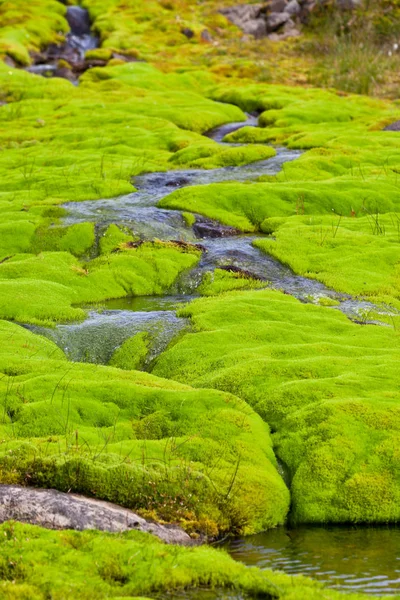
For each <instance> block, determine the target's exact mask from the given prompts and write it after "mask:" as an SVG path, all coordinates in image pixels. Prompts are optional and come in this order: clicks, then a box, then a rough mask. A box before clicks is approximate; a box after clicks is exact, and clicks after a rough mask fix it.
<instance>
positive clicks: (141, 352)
mask: <svg viewBox="0 0 400 600" xmlns="http://www.w3.org/2000/svg"><path fill="white" fill-rule="evenodd" d="M147 338H148V334H147V333H145V332H142V333H137V334H136V335H135V336H134V337H131V338H129V339H128V340H126V341H125V342H124V343H123V344H122V345H121V346H120V347H119V348H117V349H116V350H115V352H114V354H113V355H112V357H111V359H110V362H109V365H110V366H111V367H117V368H118V369H127V370H133V369H140V368H141V367H142V366H143V362H144V360H145V358H146V356H147V353H148V350H149V347H148V340H147Z"/></svg>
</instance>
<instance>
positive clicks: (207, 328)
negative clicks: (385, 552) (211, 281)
mask: <svg viewBox="0 0 400 600" xmlns="http://www.w3.org/2000/svg"><path fill="white" fill-rule="evenodd" d="M180 314H182V315H185V316H190V317H191V318H192V321H193V326H194V328H195V330H196V331H197V332H196V333H188V334H186V335H185V336H184V337H182V338H181V339H180V340H179V341H178V342H177V343H176V344H175V345H174V346H173V347H172V348H171V349H170V350H167V351H166V352H165V353H164V354H163V355H162V356H161V357H160V358H159V359H158V363H157V365H156V367H155V369H154V373H155V374H157V375H160V376H162V377H168V378H173V379H175V380H177V381H185V382H188V383H191V384H192V385H194V386H195V387H207V388H210V387H213V388H217V389H220V390H224V391H228V392H231V393H233V394H236V395H237V396H240V397H241V398H244V399H245V400H246V401H247V402H248V403H249V404H250V405H251V406H252V407H253V408H255V409H256V410H257V412H258V413H259V414H260V415H261V416H262V417H263V419H264V420H265V421H266V422H268V423H269V424H270V426H271V428H272V430H273V431H274V434H273V436H272V437H273V440H274V449H275V451H276V453H277V455H278V457H279V458H280V459H281V460H282V461H283V462H284V463H285V464H286V465H287V467H288V469H289V471H290V475H291V479H292V485H291V496H292V518H293V520H294V521H301V522H317V523H321V522H330V523H335V522H338V523H340V522H342V523H343V522H368V521H369V522H395V521H399V519H400V512H399V499H400V486H399V476H400V473H399V468H398V461H397V453H398V451H399V448H400V425H399V414H400V413H399V400H400V397H399V393H398V389H399V383H400V380H399V370H398V360H399V344H398V334H397V332H396V331H394V330H393V329H387V328H382V327H373V326H365V327H360V326H359V325H355V324H353V323H351V322H350V321H349V320H348V319H347V318H346V317H345V316H344V315H342V314H341V313H339V312H336V311H334V310H332V309H330V308H322V307H320V306H312V305H303V304H301V303H299V302H298V301H296V300H294V299H293V298H290V297H288V296H285V295H283V294H281V293H279V292H272V291H257V292H236V293H231V294H229V295H226V296H224V297H221V298H207V299H202V300H199V301H196V302H193V303H191V304H189V305H188V306H186V307H184V308H182V309H181V311H180Z"/></svg>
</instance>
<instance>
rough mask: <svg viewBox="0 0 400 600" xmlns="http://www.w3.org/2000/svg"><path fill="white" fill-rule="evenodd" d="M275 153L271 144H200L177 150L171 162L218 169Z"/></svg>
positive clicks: (264, 158) (267, 156)
mask: <svg viewBox="0 0 400 600" xmlns="http://www.w3.org/2000/svg"><path fill="white" fill-rule="evenodd" d="M275 154H276V151H275V150H274V148H271V147H269V146H243V147H239V148H227V149H226V148H224V147H221V146H219V145H218V144H207V145H205V144H201V145H200V144H199V145H198V146H195V145H193V146H190V147H189V148H185V149H183V150H180V151H178V152H176V153H175V154H174V155H173V156H172V157H171V158H170V162H172V163H174V164H176V165H188V166H189V167H192V168H199V167H202V168H204V169H216V168H218V167H230V166H240V165H245V164H247V163H250V162H255V161H257V160H266V159H267V158H271V157H272V156H275Z"/></svg>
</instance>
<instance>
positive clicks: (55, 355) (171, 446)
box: [0, 321, 289, 535]
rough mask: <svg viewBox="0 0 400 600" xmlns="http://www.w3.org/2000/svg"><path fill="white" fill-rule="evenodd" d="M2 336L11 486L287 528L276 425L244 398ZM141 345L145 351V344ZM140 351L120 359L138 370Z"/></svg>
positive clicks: (3, 469)
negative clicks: (135, 358) (273, 433)
mask: <svg viewBox="0 0 400 600" xmlns="http://www.w3.org/2000/svg"><path fill="white" fill-rule="evenodd" d="M0 338H1V340H2V341H1V344H0V349H2V351H0V371H1V372H2V373H3V375H4V376H3V377H2V378H1V379H0V398H1V400H0V403H1V405H2V414H3V419H2V423H1V424H0V436H1V439H4V440H6V439H7V440H8V441H7V442H5V443H4V444H1V446H0V476H1V480H2V481H3V482H7V481H8V482H13V481H14V482H16V481H17V482H21V483H24V482H29V483H30V484H33V485H37V486H42V487H51V488H56V489H59V490H64V491H67V490H71V491H72V490H74V491H76V492H80V493H83V494H88V495H92V496H95V497H97V498H100V499H105V500H109V501H112V502H116V503H117V504H120V505H123V506H127V507H131V508H135V510H141V511H142V512H143V513H144V514H149V515H151V516H153V517H156V518H161V519H165V520H167V521H170V520H177V521H179V522H181V523H182V524H183V525H184V526H185V527H186V528H188V529H189V531H190V530H195V531H203V532H205V533H208V534H210V535H215V534H216V533H217V532H223V531H227V530H230V529H231V530H234V531H242V532H246V531H249V532H250V531H260V530H262V529H265V528H268V527H271V526H274V525H276V524H278V523H282V522H283V521H284V519H285V516H286V512H287V510H288V504H289V493H288V490H287V488H286V486H285V484H284V483H283V481H282V479H281V477H280V475H279V474H278V471H277V469H276V462H275V457H274V454H273V452H272V448H271V439H270V436H269V430H268V426H267V425H265V424H264V423H263V422H262V420H261V419H260V417H258V415H256V414H255V413H254V412H253V411H251V410H250V409H249V407H248V405H247V404H246V403H244V402H243V401H241V400H239V399H238V398H235V397H234V396H231V395H229V394H224V393H220V392H215V391H214V390H194V389H192V388H190V387H188V386H185V385H181V384H177V383H174V382H169V381H167V380H164V379H160V378H157V377H154V376H152V375H149V374H147V373H143V372H138V371H132V370H129V371H128V370H120V369H117V368H112V367H101V366H98V365H93V364H92V365H91V364H79V363H75V364H74V363H69V362H68V361H67V360H66V359H65V356H64V355H63V353H62V352H61V351H60V350H59V348H58V347H57V346H55V345H54V344H52V343H51V342H49V341H48V340H46V339H44V338H42V337H40V336H37V335H34V334H33V333H31V332H29V331H27V330H26V329H23V328H22V327H19V326H17V325H15V324H12V323H9V322H6V321H2V322H1V324H0ZM133 345H136V348H138V347H139V350H140V351H141V350H142V349H143V347H144V345H145V344H144V340H143V338H142V339H141V340H140V339H136V340H135V341H134V342H133ZM132 350H133V348H132V344H131V343H130V344H127V345H126V346H125V347H124V348H123V349H121V351H120V352H119V351H117V353H116V355H115V356H114V361H115V362H117V363H118V364H119V365H120V366H124V367H126V366H129V365H127V363H126V361H128V360H129V359H130V355H131V354H132ZM131 368H132V367H131ZM22 389H23V392H22ZM27 473H29V476H28V477H27Z"/></svg>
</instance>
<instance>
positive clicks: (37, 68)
mask: <svg viewBox="0 0 400 600" xmlns="http://www.w3.org/2000/svg"><path fill="white" fill-rule="evenodd" d="M26 70H27V71H28V73H33V74H34V75H41V76H42V77H53V75H54V74H55V72H56V70H57V67H56V66H55V65H46V64H44V65H32V66H30V67H28V68H27V69H26Z"/></svg>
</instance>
